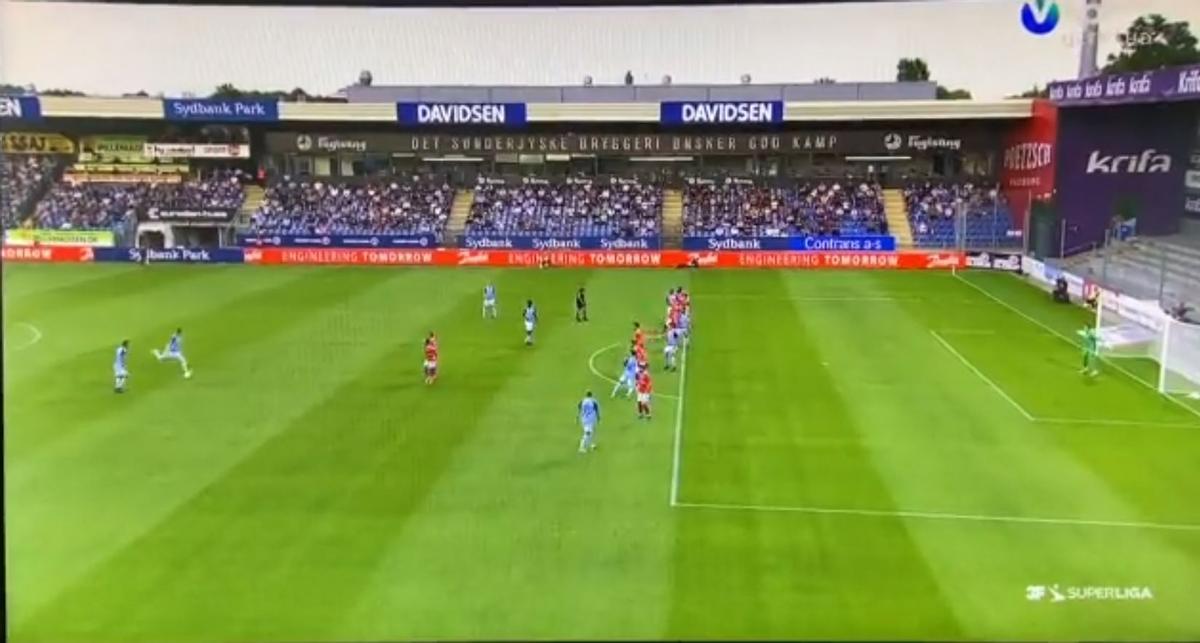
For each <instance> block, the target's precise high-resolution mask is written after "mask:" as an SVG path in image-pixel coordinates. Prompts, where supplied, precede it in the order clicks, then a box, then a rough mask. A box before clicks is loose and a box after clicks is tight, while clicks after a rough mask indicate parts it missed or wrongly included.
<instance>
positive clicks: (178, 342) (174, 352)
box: [154, 328, 192, 378]
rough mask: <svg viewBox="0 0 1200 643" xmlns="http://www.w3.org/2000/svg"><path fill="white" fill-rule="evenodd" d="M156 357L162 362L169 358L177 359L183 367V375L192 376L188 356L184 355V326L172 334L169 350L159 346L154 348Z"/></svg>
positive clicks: (168, 345)
mask: <svg viewBox="0 0 1200 643" xmlns="http://www.w3.org/2000/svg"><path fill="white" fill-rule="evenodd" d="M154 357H155V358H156V359H158V361H160V362H161V361H164V360H168V359H170V360H175V361H176V362H179V365H180V366H181V367H183V376H184V377H185V378H190V377H191V376H192V371H191V369H189V368H188V363H187V358H186V357H184V356H183V329H182V328H176V329H175V332H174V333H173V334H172V335H171V339H170V340H168V341H167V350H165V351H160V350H158V349H157V348H156V349H154Z"/></svg>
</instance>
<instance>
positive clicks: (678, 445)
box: [671, 345, 688, 507]
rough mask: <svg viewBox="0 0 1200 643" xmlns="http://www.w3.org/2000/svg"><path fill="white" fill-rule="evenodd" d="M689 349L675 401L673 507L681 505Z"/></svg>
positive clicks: (682, 360)
mask: <svg viewBox="0 0 1200 643" xmlns="http://www.w3.org/2000/svg"><path fill="white" fill-rule="evenodd" d="M687 354H688V352H687V347H686V345H685V346H684V348H683V350H682V351H680V352H679V397H678V398H677V399H676V401H675V446H674V448H673V450H672V454H671V506H672V507H674V506H676V505H677V504H679V465H680V459H681V452H682V450H683V386H684V382H686V381H687Z"/></svg>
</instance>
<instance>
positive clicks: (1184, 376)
mask: <svg viewBox="0 0 1200 643" xmlns="http://www.w3.org/2000/svg"><path fill="white" fill-rule="evenodd" d="M1159 364H1160V366H1161V368H1160V369H1159V376H1158V390H1159V391H1162V392H1163V393H1167V394H1171V395H1187V396H1188V397H1191V398H1200V326H1197V325H1195V324H1189V323H1186V322H1181V321H1178V320H1175V319H1171V318H1169V317H1168V318H1167V323H1166V329H1165V331H1164V332H1163V341H1162V358H1161V359H1160V360H1159Z"/></svg>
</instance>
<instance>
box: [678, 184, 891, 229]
mask: <svg viewBox="0 0 1200 643" xmlns="http://www.w3.org/2000/svg"><path fill="white" fill-rule="evenodd" d="M881 193H882V191H881V190H880V188H879V186H878V185H875V184H871V183H854V182H852V181H850V180H847V181H846V182H844V183H840V182H835V181H829V182H825V181H822V182H819V183H816V184H810V183H804V184H801V185H798V186H789V187H767V186H760V185H756V184H755V183H754V182H753V181H750V180H746V179H732V178H730V179H725V180H723V181H713V180H708V179H690V180H689V181H688V184H687V187H686V188H685V189H684V192H683V222H684V234H685V235H686V236H717V237H786V236H799V235H815V236H829V235H859V234H883V233H886V232H887V220H886V218H885V217H884V214H883V201H882V198H881Z"/></svg>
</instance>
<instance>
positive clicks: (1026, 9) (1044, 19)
mask: <svg viewBox="0 0 1200 643" xmlns="http://www.w3.org/2000/svg"><path fill="white" fill-rule="evenodd" d="M1058 19H1059V12H1058V2H1057V0H1025V2H1024V3H1022V4H1021V26H1023V27H1025V31H1028V32H1029V33H1031V34H1033V35H1035V36H1044V35H1046V34H1048V33H1050V32H1052V31H1054V28H1055V27H1057V26H1058Z"/></svg>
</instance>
